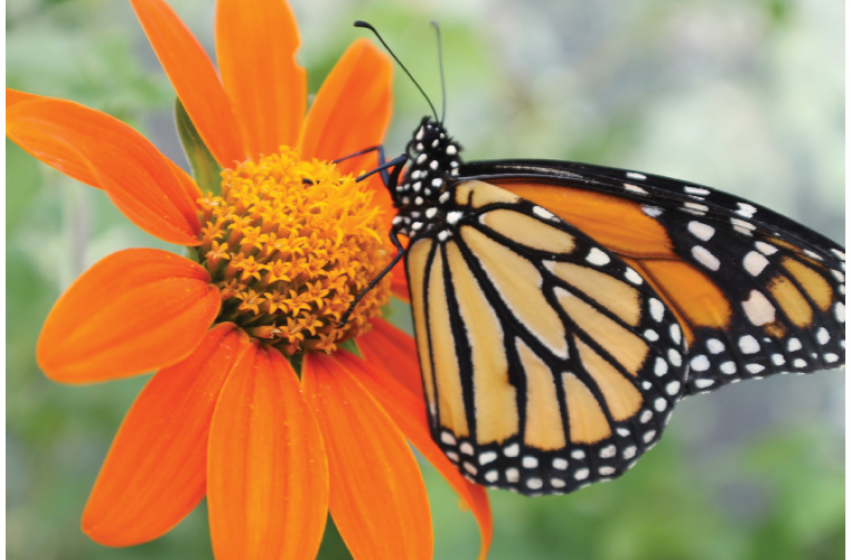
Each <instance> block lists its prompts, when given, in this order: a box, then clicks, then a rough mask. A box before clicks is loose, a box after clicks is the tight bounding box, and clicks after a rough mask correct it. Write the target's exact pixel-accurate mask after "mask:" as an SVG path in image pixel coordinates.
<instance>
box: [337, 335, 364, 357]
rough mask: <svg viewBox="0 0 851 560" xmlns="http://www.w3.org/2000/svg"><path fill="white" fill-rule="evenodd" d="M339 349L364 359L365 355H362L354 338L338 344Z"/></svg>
mask: <svg viewBox="0 0 851 560" xmlns="http://www.w3.org/2000/svg"><path fill="white" fill-rule="evenodd" d="M337 347H338V348H340V349H341V350H347V351H349V352H351V353H352V354H354V355H355V356H357V357H358V358H362V357H363V355H362V354H361V353H360V349H359V348H358V345H357V343H356V342H355V339H354V338H350V339H349V340H347V341H345V342H341V343H339V344H337Z"/></svg>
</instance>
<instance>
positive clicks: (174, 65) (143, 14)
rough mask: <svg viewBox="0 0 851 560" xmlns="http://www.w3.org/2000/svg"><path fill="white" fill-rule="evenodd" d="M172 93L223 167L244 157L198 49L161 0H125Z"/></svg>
mask: <svg viewBox="0 0 851 560" xmlns="http://www.w3.org/2000/svg"><path fill="white" fill-rule="evenodd" d="M130 4H131V5H132V6H133V9H134V10H135V11H136V16H137V17H138V18H139V23H141V24H142V29H143V30H144V31H145V35H147V36H148V40H149V41H150V42H151V46H152V47H153V48H154V52H155V53H156V54H157V58H159V59H160V64H162V66H163V69H164V70H165V73H166V74H167V75H168V79H169V80H171V84H172V85H173V86H174V90H175V91H176V92H177V96H178V97H179V98H180V101H181V102H182V103H183V106H184V107H185V108H186V112H187V113H189V116H190V117H191V118H192V122H193V123H194V124H195V128H197V129H198V132H199V133H200V134H201V137H202V138H203V139H204V142H206V144H207V147H208V148H209V149H210V152H211V153H212V154H213V155H214V156H215V158H216V160H217V161H218V162H219V164H220V165H221V166H222V167H224V168H233V166H234V162H235V161H243V160H244V159H245V149H244V147H243V144H242V136H241V135H240V130H239V126H238V125H237V121H236V117H235V116H234V113H233V111H232V109H231V106H230V102H229V101H228V98H227V95H226V94H225V90H224V88H223V87H222V83H221V82H220V81H219V77H218V76H217V75H216V69H215V67H214V66H213V63H212V62H211V61H210V57H208V56H207V53H205V52H204V47H202V46H201V43H199V42H198V40H197V39H196V38H195V37H194V36H193V35H192V32H191V31H189V29H187V28H186V26H185V25H184V24H183V22H182V21H180V18H178V17H177V14H175V13H174V11H173V10H172V9H171V8H170V7H169V6H168V4H166V3H165V2H163V0H130Z"/></svg>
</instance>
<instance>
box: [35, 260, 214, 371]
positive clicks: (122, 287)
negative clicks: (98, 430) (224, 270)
mask: <svg viewBox="0 0 851 560" xmlns="http://www.w3.org/2000/svg"><path fill="white" fill-rule="evenodd" d="M209 279H210V278H209V274H208V273H207V271H206V270H205V269H204V268H202V267H201V266H200V265H199V264H197V263H194V262H192V261H190V260H188V259H185V258H183V257H180V256H178V255H175V254H173V253H168V252H166V251H160V250H158V249H127V250H124V251H119V252H118V253H113V254H112V255H109V256H108V257H106V258H104V259H103V260H101V261H100V262H98V263H97V264H95V265H94V266H93V267H91V268H90V269H89V270H87V271H86V272H85V273H84V274H83V275H82V276H80V277H79V278H78V279H77V281H76V282H74V283H73V284H72V285H71V287H70V288H68V291H67V292H65V294H63V295H62V297H60V298H59V301H57V302H56V305H54V306H53V310H52V311H51V312H50V315H48V317H47V320H46V321H45V322H44V328H42V330H41V336H40V337H39V340H38V346H37V347H36V358H37V360H38V364H39V366H41V369H42V370H43V371H44V373H45V375H47V376H48V377H49V378H51V379H53V380H55V381H62V382H64V383H85V382H92V381H104V380H107V379H115V378H119V377H127V376H130V375H136V374H139V373H144V372H146V371H150V370H152V369H156V368H158V367H163V366H167V365H169V364H173V363H175V362H177V361H178V360H180V359H181V358H183V357H184V356H186V355H188V354H189V353H190V352H191V351H192V350H193V349H194V348H195V347H196V346H198V343H199V342H200V341H201V339H202V338H203V337H204V334H205V333H206V332H207V329H208V328H209V327H210V324H211V323H212V322H213V320H214V319H215V318H216V315H217V314H218V312H219V306H220V303H221V299H220V296H219V292H218V290H217V289H216V288H215V287H213V286H210V285H209V284H208V282H209Z"/></svg>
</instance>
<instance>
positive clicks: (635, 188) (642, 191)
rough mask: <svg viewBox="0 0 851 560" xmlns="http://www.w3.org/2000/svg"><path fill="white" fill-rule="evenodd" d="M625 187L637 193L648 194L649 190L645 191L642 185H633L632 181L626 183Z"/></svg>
mask: <svg viewBox="0 0 851 560" xmlns="http://www.w3.org/2000/svg"><path fill="white" fill-rule="evenodd" d="M623 188H624V189H626V190H627V191H629V192H634V193H636V194H647V191H645V190H644V189H642V188H641V187H639V186H636V185H633V184H631V183H624V184H623Z"/></svg>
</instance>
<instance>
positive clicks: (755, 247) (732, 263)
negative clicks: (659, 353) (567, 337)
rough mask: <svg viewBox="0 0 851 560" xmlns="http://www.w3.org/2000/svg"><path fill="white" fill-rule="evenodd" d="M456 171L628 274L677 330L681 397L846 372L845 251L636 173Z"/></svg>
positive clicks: (521, 167) (761, 213) (787, 224)
mask: <svg viewBox="0 0 851 560" xmlns="http://www.w3.org/2000/svg"><path fill="white" fill-rule="evenodd" d="M545 163H552V165H551V166H549V167H547V165H545ZM512 170H513V171H512ZM462 171H463V172H464V174H475V175H488V174H495V173H496V172H497V171H498V173H499V177H500V178H499V179H494V182H496V183H497V184H499V185H500V186H503V187H505V188H506V189H508V190H510V191H511V192H514V193H516V194H519V195H522V196H524V197H527V198H529V199H530V200H532V201H535V202H537V203H538V204H539V205H541V206H544V207H546V208H548V209H549V210H550V211H552V212H554V213H555V214H557V215H559V216H560V217H562V218H564V219H565V220H567V221H568V222H570V223H572V224H573V225H575V226H577V227H578V228H580V229H581V230H582V231H583V232H585V233H587V234H588V235H590V236H591V237H593V238H594V239H595V240H596V241H598V242H600V243H601V244H602V245H604V246H606V247H607V248H608V249H610V250H611V251H613V252H614V253H616V254H617V255H618V256H619V257H621V258H622V259H623V260H624V261H625V262H626V263H628V264H630V265H631V266H632V267H633V268H634V269H635V270H636V271H638V272H639V273H640V274H641V275H642V277H644V279H645V280H646V281H647V282H648V283H649V284H651V285H652V286H653V287H654V288H655V289H656V290H657V291H658V293H659V294H660V296H661V297H662V298H663V299H664V301H665V302H666V304H668V306H669V307H670V308H671V310H672V311H673V312H674V313H675V314H676V316H677V318H678V320H679V321H680V323H681V325H682V326H683V330H684V333H685V336H686V339H687V341H688V344H689V358H688V359H689V364H690V368H691V373H690V379H689V384H688V387H687V392H688V393H695V392H701V391H709V390H713V389H716V388H718V387H720V386H723V385H724V384H727V383H731V382H736V381H739V380H742V379H752V378H761V377H763V376H766V375H771V374H775V373H783V372H796V373H808V372H811V371H816V370H820V369H825V368H829V367H835V366H838V365H841V364H843V363H844V357H843V356H844V310H845V304H844V272H843V270H844V253H843V252H842V250H841V248H840V247H839V246H837V245H836V244H834V243H832V242H831V241H829V240H827V239H826V238H824V237H822V236H820V235H818V234H816V233H814V232H812V231H810V230H808V229H807V228H804V227H803V226H800V225H798V224H795V223H794V222H792V221H791V220H789V219H787V218H784V217H782V216H779V215H778V214H776V213H774V212H771V211H770V210H767V209H765V208H762V207H760V206H758V205H755V204H752V203H749V202H747V201H744V200H742V199H739V198H737V197H734V196H732V195H728V194H725V193H720V192H718V191H714V190H712V189H710V188H708V187H703V186H699V185H695V184H692V183H679V182H676V181H674V180H672V179H665V178H661V177H656V176H653V175H646V174H642V173H636V172H628V171H622V170H615V169H607V168H599V167H594V166H587V165H584V164H572V163H569V162H517V163H516V164H512V163H511V162H501V163H499V164H498V165H496V166H489V165H488V164H487V163H486V162H485V163H479V164H471V165H469V166H467V167H465V168H464V169H462ZM512 174H513V176H512Z"/></svg>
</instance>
